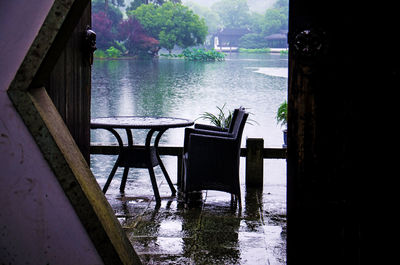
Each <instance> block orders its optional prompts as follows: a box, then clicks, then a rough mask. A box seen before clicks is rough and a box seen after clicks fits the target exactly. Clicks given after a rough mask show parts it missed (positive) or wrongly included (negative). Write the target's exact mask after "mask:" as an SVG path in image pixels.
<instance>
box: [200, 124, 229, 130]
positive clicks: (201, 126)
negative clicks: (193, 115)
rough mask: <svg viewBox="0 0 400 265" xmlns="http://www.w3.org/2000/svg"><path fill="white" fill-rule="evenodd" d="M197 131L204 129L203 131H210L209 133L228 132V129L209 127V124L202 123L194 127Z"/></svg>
mask: <svg viewBox="0 0 400 265" xmlns="http://www.w3.org/2000/svg"><path fill="white" fill-rule="evenodd" d="M194 128H195V129H202V130H209V131H220V132H228V129H227V128H221V127H218V126H213V125H207V124H201V123H196V124H195V125H194Z"/></svg>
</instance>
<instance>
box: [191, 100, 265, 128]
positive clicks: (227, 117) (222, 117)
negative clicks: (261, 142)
mask: <svg viewBox="0 0 400 265" xmlns="http://www.w3.org/2000/svg"><path fill="white" fill-rule="evenodd" d="M225 105H226V104H224V105H223V106H222V107H218V106H217V109H218V111H219V113H218V114H212V113H210V112H204V113H203V114H201V116H200V117H199V118H198V119H203V120H208V121H209V122H210V123H211V124H212V125H214V126H216V127H220V128H222V129H228V128H229V126H230V124H231V121H232V116H233V112H234V111H232V110H228V111H227V113H225V111H224V108H225ZM239 108H243V109H245V108H244V107H242V106H240V107H239ZM249 114H250V115H252V113H251V112H249ZM246 123H247V124H250V125H253V123H255V124H258V122H257V121H255V120H253V119H247V121H246Z"/></svg>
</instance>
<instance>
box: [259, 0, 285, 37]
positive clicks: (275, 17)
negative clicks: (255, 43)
mask: <svg viewBox="0 0 400 265" xmlns="http://www.w3.org/2000/svg"><path fill="white" fill-rule="evenodd" d="M288 12H289V1H288V0H278V1H277V2H276V3H275V5H274V8H271V9H268V10H267V11H266V12H265V15H264V24H263V33H264V35H270V34H274V33H277V32H279V31H280V30H287V29H288Z"/></svg>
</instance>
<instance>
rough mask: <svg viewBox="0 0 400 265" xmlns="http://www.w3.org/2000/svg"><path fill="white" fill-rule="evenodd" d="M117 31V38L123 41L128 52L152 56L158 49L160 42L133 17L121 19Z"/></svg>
mask: <svg viewBox="0 0 400 265" xmlns="http://www.w3.org/2000/svg"><path fill="white" fill-rule="evenodd" d="M118 33H119V36H118V39H119V40H122V41H124V42H125V47H126V48H127V49H128V53H129V54H132V55H140V54H150V55H153V56H154V55H156V54H157V53H158V51H159V49H160V47H159V46H160V42H159V41H158V40H156V39H155V38H153V37H150V36H149V35H147V33H146V31H145V30H144V29H143V27H142V25H140V23H139V22H138V21H137V20H136V19H134V18H129V19H128V20H124V21H122V22H121V23H120V25H119V30H118Z"/></svg>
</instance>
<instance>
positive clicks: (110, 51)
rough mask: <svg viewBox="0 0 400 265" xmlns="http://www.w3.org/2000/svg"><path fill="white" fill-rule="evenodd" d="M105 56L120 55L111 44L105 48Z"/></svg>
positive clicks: (116, 56) (114, 56)
mask: <svg viewBox="0 0 400 265" xmlns="http://www.w3.org/2000/svg"><path fill="white" fill-rule="evenodd" d="M106 52H107V56H108V57H111V58H118V57H121V51H120V50H118V49H117V48H115V47H114V46H111V47H110V48H108V49H107V50H106Z"/></svg>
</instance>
